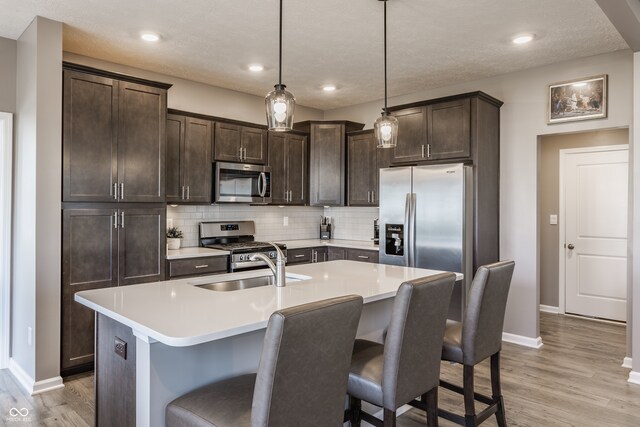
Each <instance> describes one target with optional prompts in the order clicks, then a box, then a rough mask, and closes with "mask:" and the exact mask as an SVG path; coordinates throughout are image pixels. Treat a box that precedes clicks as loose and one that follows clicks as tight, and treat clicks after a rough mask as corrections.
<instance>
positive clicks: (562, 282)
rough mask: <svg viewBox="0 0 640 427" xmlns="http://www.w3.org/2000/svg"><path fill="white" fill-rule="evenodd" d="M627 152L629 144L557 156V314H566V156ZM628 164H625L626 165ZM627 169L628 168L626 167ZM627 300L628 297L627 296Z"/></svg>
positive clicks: (572, 150)
mask: <svg viewBox="0 0 640 427" xmlns="http://www.w3.org/2000/svg"><path fill="white" fill-rule="evenodd" d="M622 150H625V151H627V152H628V151H629V144H619V145H603V146H598V147H579V148H565V149H562V150H560V156H559V162H558V163H559V165H560V171H559V173H558V178H559V179H558V181H559V189H558V191H559V195H560V201H559V204H558V211H559V212H558V233H559V234H558V237H559V238H558V254H559V255H558V313H559V314H566V312H565V309H566V301H565V300H566V294H565V292H566V276H565V270H566V265H565V262H566V254H565V250H564V249H565V248H564V244H565V232H566V230H565V215H564V212H565V199H564V191H563V189H564V184H565V178H564V174H565V169H566V165H565V163H566V161H567V159H568V156H570V155H572V154H581V153H597V152H606V151H622ZM629 163H630V162H628V163H627V165H628V164H629ZM627 167H628V166H627ZM628 202H629V197H628V194H627V203H628ZM628 240H629V230H628V229H627V241H628ZM627 298H629V296H627Z"/></svg>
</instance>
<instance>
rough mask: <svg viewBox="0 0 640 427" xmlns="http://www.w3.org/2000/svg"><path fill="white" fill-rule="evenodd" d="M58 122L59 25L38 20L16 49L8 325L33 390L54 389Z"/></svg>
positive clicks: (56, 363)
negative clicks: (10, 281)
mask: <svg viewBox="0 0 640 427" xmlns="http://www.w3.org/2000/svg"><path fill="white" fill-rule="evenodd" d="M61 117H62V24H61V23H59V22H54V21H51V20H48V19H44V18H40V17H38V18H36V19H34V20H33V22H32V23H31V24H30V25H29V27H28V28H27V29H26V30H25V32H24V33H23V34H22V35H21V36H20V38H19V39H18V42H17V79H16V135H15V141H16V144H15V157H14V159H15V160H14V171H15V175H14V208H13V217H14V225H13V255H14V259H13V281H12V325H11V328H12V343H11V358H12V361H13V363H14V364H16V365H18V366H19V368H20V369H21V371H22V372H21V373H22V374H24V375H23V376H22V377H20V378H19V379H20V380H21V382H23V384H24V385H25V386H26V387H27V388H28V389H30V390H34V389H35V390H36V391H37V389H38V382H40V386H43V387H48V386H55V385H58V384H61V379H60V377H59V367H60V259H61V258H60V234H61V230H60V224H61V211H60V209H61V204H60V200H61V190H60V183H61V156H62V141H61V132H62V123H61ZM28 328H31V330H32V340H29V337H28V333H27V331H28ZM30 341H31V342H30ZM25 382H26V384H25ZM29 382H31V384H29Z"/></svg>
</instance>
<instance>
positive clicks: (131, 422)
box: [95, 314, 136, 427]
mask: <svg viewBox="0 0 640 427" xmlns="http://www.w3.org/2000/svg"><path fill="white" fill-rule="evenodd" d="M96 321H97V325H96V326H97V327H96V331H97V334H98V340H97V341H96V344H97V348H96V370H95V385H96V405H95V408H96V409H95V411H96V413H95V420H96V426H99V427H111V426H113V427H129V426H130V427H135V425H136V337H135V336H134V335H133V331H132V330H131V328H129V327H128V326H125V325H123V324H121V323H118V322H116V321H115V320H113V319H110V318H109V317H107V316H104V315H102V314H98V315H97V316H96ZM116 343H118V344H119V345H120V346H121V347H120V348H121V349H123V351H122V352H121V353H120V354H117V353H116V352H115V346H116Z"/></svg>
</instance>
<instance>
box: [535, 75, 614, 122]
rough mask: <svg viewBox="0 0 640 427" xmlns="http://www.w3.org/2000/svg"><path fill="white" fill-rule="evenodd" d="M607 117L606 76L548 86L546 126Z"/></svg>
mask: <svg viewBox="0 0 640 427" xmlns="http://www.w3.org/2000/svg"><path fill="white" fill-rule="evenodd" d="M606 117H607V75H606V74H602V75H599V76H593V77H585V78H582V79H578V80H571V81H564V82H560V83H554V84H551V85H549V89H548V91H547V124H554V123H565V122H573V121H579V120H591V119H604V118H606Z"/></svg>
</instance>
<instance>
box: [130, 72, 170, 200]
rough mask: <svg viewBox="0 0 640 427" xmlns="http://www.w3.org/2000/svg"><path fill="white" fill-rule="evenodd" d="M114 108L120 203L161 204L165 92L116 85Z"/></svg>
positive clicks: (163, 182) (164, 147) (155, 89)
mask: <svg viewBox="0 0 640 427" xmlns="http://www.w3.org/2000/svg"><path fill="white" fill-rule="evenodd" d="M118 106H119V120H118V181H119V183H120V184H124V191H123V193H124V194H122V192H121V195H120V200H122V201H124V202H164V201H165V178H164V171H165V152H166V142H167V139H166V129H167V125H166V117H167V91H166V90H164V89H158V88H154V87H149V86H143V85H139V84H135V83H128V82H120V84H119V99H118Z"/></svg>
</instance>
